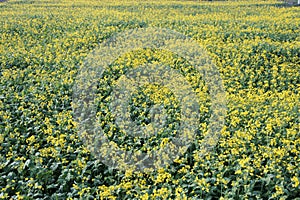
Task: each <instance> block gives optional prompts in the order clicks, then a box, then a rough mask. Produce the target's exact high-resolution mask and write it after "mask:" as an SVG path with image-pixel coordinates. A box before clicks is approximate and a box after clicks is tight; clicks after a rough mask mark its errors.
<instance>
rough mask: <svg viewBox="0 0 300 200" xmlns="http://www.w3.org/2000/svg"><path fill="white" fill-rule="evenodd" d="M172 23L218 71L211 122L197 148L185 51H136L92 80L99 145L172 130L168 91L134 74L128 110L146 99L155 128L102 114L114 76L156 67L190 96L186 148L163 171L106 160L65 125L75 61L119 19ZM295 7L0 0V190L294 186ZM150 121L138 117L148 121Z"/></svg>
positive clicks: (298, 46) (137, 109)
mask: <svg viewBox="0 0 300 200" xmlns="http://www.w3.org/2000/svg"><path fill="white" fill-rule="evenodd" d="M145 27H159V28H167V29H171V30H174V31H177V32H179V33H182V34H184V35H186V36H188V37H191V38H192V39H193V40H195V41H196V42H197V43H198V44H199V45H200V46H202V47H203V48H204V49H206V50H207V52H208V54H209V55H210V57H211V58H212V61H213V62H214V63H215V65H216V67H217V69H218V71H219V72H220V75H221V77H222V79H223V84H224V88H225V91H226V98H227V101H226V102H227V108H228V110H227V115H226V118H225V125H224V127H223V128H222V131H221V132H220V133H219V138H218V141H217V142H218V143H217V144H216V146H215V148H214V149H212V150H211V151H210V152H209V153H208V154H205V156H201V155H202V154H201V152H200V149H201V144H203V142H205V141H204V140H205V136H206V134H207V130H208V127H209V122H210V121H209V119H210V117H211V115H212V110H211V102H212V99H211V98H210V92H209V89H208V88H207V83H205V81H204V79H203V77H201V75H200V74H199V73H198V72H197V71H196V70H195V69H194V68H193V66H192V65H191V63H189V60H187V59H185V58H182V57H180V56H178V55H176V54H174V53H172V52H168V51H164V50H157V49H149V48H148V49H147V48H146V49H138V50H135V51H131V52H128V53H126V54H124V55H120V57H119V58H118V59H117V60H115V61H114V62H113V63H112V64H111V65H110V67H109V70H106V71H105V73H104V74H103V77H102V78H99V80H98V85H97V94H96V98H95V101H96V102H95V103H96V105H97V117H98V118H97V119H98V122H99V124H100V125H101V127H102V128H103V130H104V132H105V134H106V136H107V137H108V138H109V139H110V141H111V142H112V144H113V145H118V146H119V147H120V148H121V149H123V150H126V151H131V150H136V149H139V150H141V151H142V152H147V151H149V150H151V149H159V148H161V147H163V146H164V145H165V144H166V143H167V142H168V141H169V139H170V138H172V137H174V135H176V131H177V127H178V124H180V119H181V117H182V116H181V115H180V109H181V105H180V102H179V101H178V99H177V98H176V95H175V94H174V92H172V91H171V90H170V89H168V88H166V87H163V86H160V85H156V84H145V85H143V86H141V87H139V88H138V89H137V90H135V91H134V92H133V93H132V95H131V97H130V103H129V107H128V110H129V111H130V118H131V119H132V120H134V121H135V122H137V124H139V125H145V126H147V125H149V121H151V107H153V106H154V105H156V104H158V105H160V106H161V107H163V108H164V111H165V113H166V116H167V117H166V118H165V119H164V120H165V121H166V122H167V123H168V124H169V125H168V126H167V127H165V128H163V129H161V130H160V131H157V132H156V134H155V135H152V136H149V137H147V138H140V137H135V136H132V135H131V136H130V135H128V134H126V133H125V132H124V131H122V130H121V129H120V127H118V124H116V123H115V119H114V114H113V113H112V112H111V110H110V102H111V94H112V89H113V87H114V86H115V85H116V81H117V80H118V79H119V78H120V76H121V75H122V74H125V73H126V72H128V70H130V69H134V68H135V67H137V66H139V65H143V64H146V63H152V64H157V63H162V64H164V65H166V66H169V67H171V68H174V69H178V70H179V71H180V74H181V75H182V76H184V77H186V81H187V82H188V83H189V84H190V85H191V88H192V89H193V90H194V92H195V95H196V97H197V98H198V100H197V101H199V102H200V105H199V114H200V117H199V126H198V129H197V131H196V135H195V137H194V138H193V141H192V143H191V145H190V146H189V148H188V149H187V151H186V152H185V153H184V154H183V155H181V156H180V157H178V158H176V159H175V160H174V162H172V163H171V164H170V165H168V166H166V167H165V168H160V169H157V170H153V171H151V170H149V171H146V172H140V171H133V170H129V169H128V170H126V171H122V170H117V169H112V168H110V167H109V166H107V165H105V164H104V163H103V162H101V160H99V159H98V157H97V156H95V155H94V154H93V153H92V152H91V149H90V148H88V147H87V145H86V143H84V140H83V138H81V137H80V136H79V134H78V123H77V122H76V120H74V116H73V110H72V106H73V105H72V95H73V93H74V91H73V89H74V87H73V86H74V83H75V80H76V76H77V75H78V72H79V70H80V69H81V68H82V67H83V66H84V61H85V58H86V56H87V55H89V54H90V53H91V52H92V50H93V49H94V48H97V47H98V45H99V44H100V43H102V42H103V41H104V40H106V39H107V38H109V37H111V36H112V35H114V34H116V33H120V32H123V31H126V30H129V29H133V28H145ZM299 89H300V7H291V6H285V5H283V4H281V3H278V1H239V2H238V1H213V2H205V1H163V0H160V1H156V0H153V1H152V0H149V1H143V2H142V1H134V0H128V1H127V0H126V1H96V0H89V1H68V0H61V1H60V0H53V1H46V0H41V1H38V0H30V1H27V0H26V1H25V0H11V1H7V2H0V199H10V198H11V199H94V198H96V199H213V198H222V199H269V198H270V199H293V198H296V197H299V194H300V125H299V124H300V114H299V110H300V108H299V107H300V93H299V92H300V91H299ZM150 128H151V127H150Z"/></svg>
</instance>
